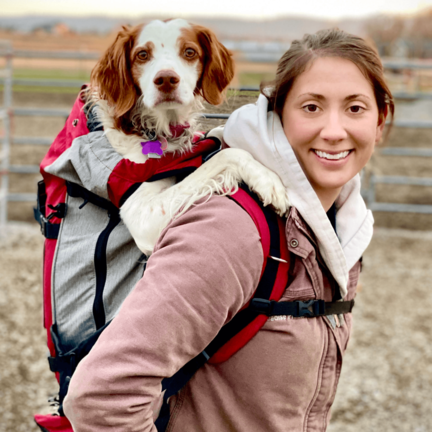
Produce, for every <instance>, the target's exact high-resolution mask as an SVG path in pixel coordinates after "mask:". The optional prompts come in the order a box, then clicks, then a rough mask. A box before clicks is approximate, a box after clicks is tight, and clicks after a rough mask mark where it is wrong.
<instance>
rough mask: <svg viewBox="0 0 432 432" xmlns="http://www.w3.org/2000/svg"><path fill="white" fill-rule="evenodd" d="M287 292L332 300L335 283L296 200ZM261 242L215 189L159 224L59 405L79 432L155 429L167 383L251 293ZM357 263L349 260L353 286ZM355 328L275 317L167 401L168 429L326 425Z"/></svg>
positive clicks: (344, 322)
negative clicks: (133, 281) (133, 280)
mask: <svg viewBox="0 0 432 432" xmlns="http://www.w3.org/2000/svg"><path fill="white" fill-rule="evenodd" d="M286 238H287V243H288V247H289V250H290V252H291V261H292V262H291V268H290V275H289V284H288V287H287V289H286V291H285V293H284V295H283V298H282V300H281V301H284V300H285V301H292V300H308V299H324V300H326V301H331V300H332V298H333V295H334V292H335V290H336V289H337V287H336V283H335V281H334V279H333V278H332V276H331V275H330V273H329V271H328V270H327V268H326V266H325V265H324V264H323V260H322V259H321V258H320V255H319V253H318V252H317V247H316V244H315V237H314V235H313V233H312V232H311V231H310V229H309V227H308V226H307V225H306V223H305V222H304V220H303V219H302V217H301V216H300V214H299V213H298V212H297V210H296V209H295V208H291V210H290V213H289V216H288V219H287V223H286ZM262 261H263V255H262V249H261V245H260V241H259V237H258V233H257V230H256V227H255V225H254V224H253V222H252V220H251V219H250V217H249V215H248V214H247V213H245V212H244V211H243V210H242V209H241V208H240V207H239V206H238V205H237V204H236V203H234V202H233V201H231V200H229V199H228V198H225V197H217V196H215V197H212V198H211V199H210V200H208V201H206V202H201V203H200V204H198V205H196V206H194V207H193V208H191V209H190V210H188V211H187V212H185V213H184V214H183V215H181V216H180V217H178V218H177V219H175V220H174V221H172V222H171V223H170V225H169V226H168V227H167V228H166V229H165V230H164V231H163V232H162V235H161V237H160V239H159V241H158V244H157V245H156V248H155V252H154V254H153V255H152V256H151V258H150V259H149V261H148V264H147V270H146V272H145V275H144V277H143V278H142V280H141V281H140V282H139V283H138V284H137V286H136V287H135V288H134V290H133V291H132V293H131V295H130V296H129V297H128V298H127V299H126V301H125V303H124V304H123V306H122V308H121V310H120V313H119V315H118V316H117V317H116V318H115V319H114V321H113V323H112V324H111V325H110V326H109V327H108V328H107V330H106V331H105V332H104V333H103V334H102V336H101V337H100V339H99V341H98V342H97V344H96V346H95V347H94V349H93V350H92V351H91V353H90V354H89V355H88V356H87V357H86V358H85V359H84V360H83V361H82V362H81V364H80V365H79V366H78V369H77V371H76V373H75V375H74V376H73V378H72V380H71V384H70V388H69V394H68V396H67V398H66V400H65V404H64V409H65V413H66V415H67V416H68V418H69V419H70V420H71V422H72V425H73V427H74V430H75V432H84V431H140V432H144V431H152V432H155V431H156V428H155V426H154V423H153V416H154V415H156V414H155V413H156V412H157V410H158V406H159V402H160V392H161V381H162V379H163V378H164V377H168V376H171V375H173V374H174V373H175V372H176V371H177V370H178V369H180V368H181V367H182V366H183V365H184V364H185V363H186V362H188V361H189V360H190V359H192V358H193V357H194V356H196V355H197V354H198V353H200V352H201V351H202V350H203V349H204V348H205V347H206V346H207V344H208V343H209V342H210V341H211V340H212V339H213V337H214V336H215V335H216V334H217V332H218V331H219V329H220V328H221V327H222V326H223V325H224V324H225V323H226V322H228V321H229V320H230V319H231V318H232V317H233V316H234V314H236V313H237V312H238V311H239V310H240V309H241V307H242V306H243V305H244V304H245V303H246V302H247V301H248V300H249V299H250V297H251V296H252V295H253V292H254V290H255V288H256V286H257V284H258V281H259V277H260V271H261V268H262ZM359 271H360V263H357V264H356V265H355V266H354V267H353V268H352V269H351V270H350V275H349V276H350V277H349V285H348V295H347V297H346V298H345V300H350V299H352V298H353V297H354V295H355V288H356V285H357V281H358V276H359ZM351 326H352V317H351V314H346V315H344V316H343V317H341V316H339V317H335V316H330V317H319V318H292V317H289V316H278V317H270V318H269V319H268V321H267V323H266V324H265V325H264V327H263V328H262V329H261V330H260V331H259V332H258V334H257V335H256V336H255V337H254V338H253V339H252V340H251V341H249V342H248V344H247V345H246V346H245V347H244V348H242V349H241V350H240V351H239V352H237V353H236V354H235V355H234V356H232V357H231V358H230V359H229V360H227V361H226V362H224V363H221V364H217V365H211V364H207V365H205V366H204V367H203V368H201V369H200V370H199V371H198V372H197V373H196V375H195V376H194V377H193V378H192V380H191V381H190V382H189V383H188V384H187V385H186V387H185V388H184V389H183V390H182V391H181V392H180V393H179V394H178V395H177V396H175V397H172V398H171V399H170V407H171V420H170V424H169V426H168V431H170V432H203V431H205V432H224V431H227V432H228V431H232V432H251V431H254V432H269V431H272V432H282V431H283V432H291V431H292V432H299V431H304V432H312V431H314V432H315V431H325V430H326V427H327V425H328V422H329V419H330V407H331V405H332V403H333V400H334V397H335V393H336V387H337V383H338V379H339V376H340V371H341V366H342V358H343V353H344V351H345V349H346V346H347V343H348V339H349V335H350V331H351Z"/></svg>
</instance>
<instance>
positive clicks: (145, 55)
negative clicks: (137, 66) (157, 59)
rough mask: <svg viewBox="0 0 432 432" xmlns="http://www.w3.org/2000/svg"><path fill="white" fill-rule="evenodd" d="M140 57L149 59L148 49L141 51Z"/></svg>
mask: <svg viewBox="0 0 432 432" xmlns="http://www.w3.org/2000/svg"><path fill="white" fill-rule="evenodd" d="M138 58H139V59H140V60H147V59H148V52H147V51H144V50H143V51H140V52H139V53H138Z"/></svg>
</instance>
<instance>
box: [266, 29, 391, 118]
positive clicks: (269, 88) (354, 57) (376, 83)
mask: <svg viewBox="0 0 432 432" xmlns="http://www.w3.org/2000/svg"><path fill="white" fill-rule="evenodd" d="M320 57H341V58H344V59H347V60H350V61H352V62H353V63H354V64H355V65H356V66H357V67H358V68H359V69H360V70H361V72H362V73H363V75H364V76H365V77H366V79H367V80H368V81H369V82H370V83H371V85H372V87H373V89H374V93H375V99H376V102H377V105H378V113H379V116H380V121H381V120H382V119H383V118H384V117H385V114H387V113H388V112H390V114H391V121H393V115H394V101H393V96H392V94H391V92H390V89H389V88H388V86H387V84H386V82H385V79H384V70H383V66H382V63H381V60H380V58H379V56H378V53H377V52H376V51H375V49H374V48H372V47H371V46H370V45H369V44H367V43H366V41H365V40H364V39H362V38H361V37H358V36H354V35H351V34H349V33H345V32H344V31H342V30H339V29H336V28H334V29H329V30H320V31H319V32H317V33H315V34H312V35H310V34H306V35H304V37H303V38H302V39H301V40H295V41H293V42H292V44H291V47H290V49H289V50H288V51H287V52H286V53H285V54H284V55H283V56H282V58H281V59H280V60H279V63H278V67H277V71H276V78H275V79H274V80H273V81H271V82H267V83H261V87H260V88H261V93H262V94H263V95H264V96H265V97H266V98H267V99H268V101H269V109H270V110H273V111H275V112H276V113H277V114H278V115H279V116H280V117H281V115H282V110H283V106H284V104H285V100H286V98H287V95H288V93H289V91H290V89H291V87H292V85H293V84H294V80H295V79H296V78H297V77H298V76H299V75H301V74H302V73H303V72H304V71H305V70H306V68H307V67H308V65H309V64H310V63H311V62H313V61H314V60H315V59H316V58H320Z"/></svg>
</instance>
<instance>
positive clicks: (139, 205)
mask: <svg viewBox="0 0 432 432" xmlns="http://www.w3.org/2000/svg"><path fill="white" fill-rule="evenodd" d="M233 76H234V64H233V59H232V55H231V53H230V52H229V51H228V50H227V49H226V48H225V47H224V46H223V45H222V44H221V43H220V42H219V41H218V40H217V38H216V36H215V35H214V34H213V32H212V31H211V30H209V29H207V28H205V27H202V26H198V25H194V24H190V23H188V22H187V21H185V20H182V19H175V20H168V21H152V22H150V23H149V24H147V25H145V26H144V25H139V26H136V27H133V28H123V30H121V31H120V32H119V34H118V36H117V38H116V40H115V42H114V43H113V44H112V45H111V47H110V48H109V49H108V50H107V51H106V53H105V55H104V56H103V57H102V59H101V60H100V61H99V62H98V64H97V65H96V67H95V68H94V70H93V71H92V77H91V93H90V95H89V97H90V100H91V102H92V103H95V102H96V103H97V112H98V117H99V119H100V121H101V122H102V125H103V127H104V131H105V134H106V137H107V139H108V141H109V142H110V144H111V145H112V146H113V147H114V149H115V150H116V151H117V152H118V153H120V154H121V155H122V156H123V157H125V158H127V159H130V160H131V161H133V162H136V163H144V162H145V161H146V160H147V157H148V156H146V155H143V153H142V146H141V142H142V141H147V140H151V139H155V137H157V138H158V139H160V140H163V141H165V140H166V141H165V142H166V149H165V152H182V151H184V150H186V149H190V148H191V146H192V137H193V135H194V133H195V132H196V130H197V120H198V118H199V117H200V111H201V110H202V108H203V106H202V100H203V99H204V100H206V101H207V102H209V103H210V104H212V105H218V104H220V103H221V102H222V101H223V99H224V92H225V90H226V88H227V87H228V85H229V83H230V81H231V80H232V78H233ZM179 128H180V132H178V130H179ZM174 129H175V130H176V131H177V132H176V133H173V130H174ZM213 133H214V135H216V136H218V137H219V138H221V130H220V129H218V130H216V131H214V132H213ZM240 181H244V182H245V183H246V184H248V186H249V187H250V188H251V189H252V190H254V191H255V192H257V193H258V195H259V196H260V197H261V198H262V199H263V202H264V204H266V205H267V204H271V205H273V206H274V208H275V209H276V211H278V212H279V213H280V214H282V213H285V212H286V210H287V208H288V201H287V197H286V193H285V188H284V187H283V185H282V183H281V182H280V179H279V177H277V176H276V175H275V174H274V173H273V172H271V171H269V170H268V169H267V168H265V167H263V166H262V165H261V164H259V163H258V162H257V161H255V160H254V159H253V158H252V156H251V155H250V154H249V153H247V152H245V151H243V150H238V149H226V150H223V151H221V152H220V153H218V154H217V155H216V156H214V157H213V158H211V159H210V160H209V161H208V162H206V163H205V164H204V165H203V166H202V167H200V168H199V169H197V170H196V171H195V172H194V173H193V174H191V175H190V176H188V177H187V178H186V179H185V180H183V181H182V182H180V183H178V184H176V185H175V178H169V179H164V180H159V181H157V182H152V183H143V184H142V185H141V186H140V188H139V189H138V190H137V191H136V192H135V193H134V194H133V195H132V196H131V197H130V198H129V199H128V200H127V201H126V203H125V204H124V205H123V206H122V208H121V217H122V219H123V220H124V222H125V224H126V225H127V227H128V228H129V230H130V232H131V234H132V236H133V237H134V239H135V241H136V243H137V245H138V247H139V248H140V249H141V250H142V251H143V252H144V253H146V254H150V253H151V252H152V250H153V247H154V244H155V242H156V240H157V238H158V237H159V234H160V232H161V231H162V229H163V228H164V227H165V226H166V225H167V224H168V223H169V221H170V220H171V219H172V218H173V217H174V215H176V214H179V213H178V212H179V210H180V209H182V212H183V211H185V210H186V209H187V208H189V207H190V206H191V205H192V204H193V203H194V202H196V201H197V200H199V199H201V198H203V197H205V196H209V195H211V194H212V193H225V194H226V193H227V191H233V190H235V189H236V188H237V185H238V183H239V182H240Z"/></svg>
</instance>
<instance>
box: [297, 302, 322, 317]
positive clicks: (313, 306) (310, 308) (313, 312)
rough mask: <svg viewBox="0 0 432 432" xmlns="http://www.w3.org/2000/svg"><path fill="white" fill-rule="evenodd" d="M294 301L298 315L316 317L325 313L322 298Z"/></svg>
mask: <svg viewBox="0 0 432 432" xmlns="http://www.w3.org/2000/svg"><path fill="white" fill-rule="evenodd" d="M296 303H297V305H298V316H299V317H316V316H319V315H324V314H325V301H324V300H308V301H298V302H296Z"/></svg>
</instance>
